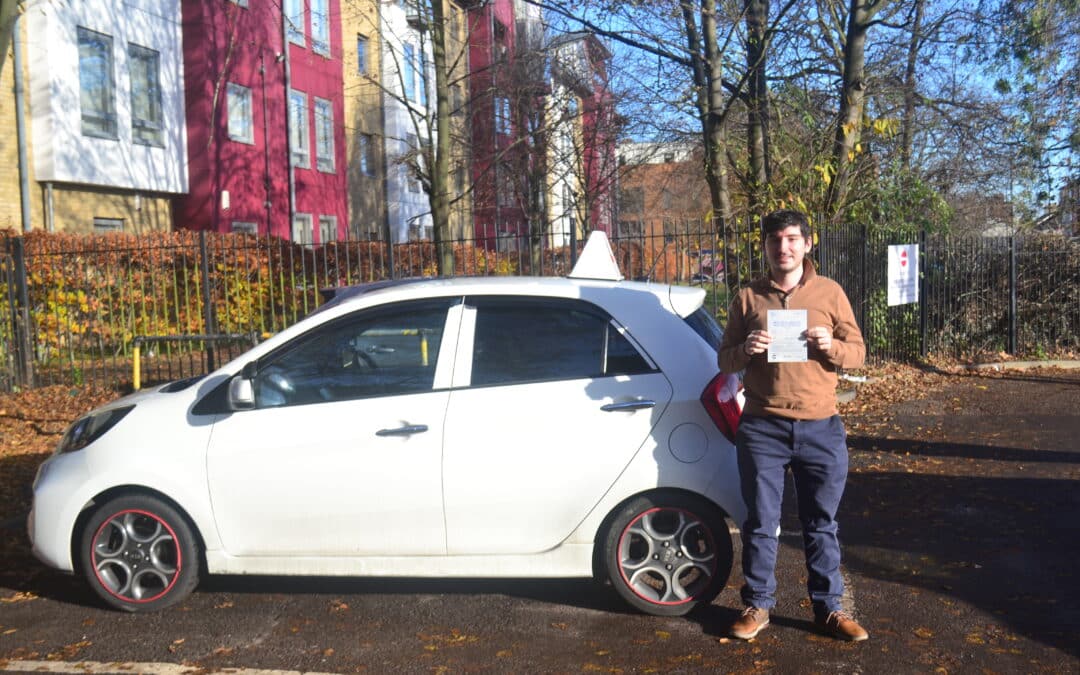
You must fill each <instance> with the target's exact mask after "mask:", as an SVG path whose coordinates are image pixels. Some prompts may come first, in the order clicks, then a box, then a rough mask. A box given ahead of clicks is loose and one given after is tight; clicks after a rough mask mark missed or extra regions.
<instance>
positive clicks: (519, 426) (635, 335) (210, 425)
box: [28, 240, 744, 615]
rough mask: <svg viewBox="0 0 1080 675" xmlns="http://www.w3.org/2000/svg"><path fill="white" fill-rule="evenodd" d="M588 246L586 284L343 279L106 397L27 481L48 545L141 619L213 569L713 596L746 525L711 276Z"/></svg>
mask: <svg viewBox="0 0 1080 675" xmlns="http://www.w3.org/2000/svg"><path fill="white" fill-rule="evenodd" d="M602 241H604V243H605V244H606V240H602ZM590 247H593V244H592V243H591V242H590V244H589V247H587V248H586V251H585V253H583V258H582V263H583V264H580V265H579V267H578V268H575V273H574V274H573V275H572V277H571V278H457V279H440V280H422V281H399V282H389V283H385V282H384V283H377V284H371V285H367V286H359V287H352V288H349V289H347V290H345V291H344V292H341V293H339V294H338V296H337V297H335V298H334V299H333V300H331V301H330V302H328V303H327V304H325V305H324V306H323V307H321V308H320V309H319V310H317V311H315V312H314V313H312V314H311V315H310V316H308V317H307V318H305V319H303V320H301V321H300V322H298V323H296V324H295V325H293V326H292V327H290V328H288V329H287V330H285V331H283V332H281V333H279V334H277V335H275V336H274V337H272V338H270V339H268V340H267V341H265V342H263V343H261V344H259V345H258V346H256V347H254V348H253V349H251V350H250V351H248V352H247V353H245V354H243V355H242V356H240V357H239V358H237V359H235V360H234V361H232V362H230V363H227V364H225V365H224V366H222V367H221V368H220V369H218V370H216V371H214V372H212V373H210V374H208V375H206V376H204V377H201V378H194V379H189V380H185V381H179V382H174V383H170V384H167V385H164V386H160V387H157V388H154V389H152V390H145V391H141V392H137V393H135V394H133V395H130V396H127V397H124V398H121V399H119V400H117V401H115V402H112V403H110V404H108V405H105V406H103V407H101V408H98V409H97V410H94V411H93V412H91V413H89V414H87V415H86V416H84V417H82V418H81V419H79V420H78V421H76V422H75V423H74V424H73V425H72V426H71V428H70V429H69V430H68V431H67V433H66V434H65V435H64V437H63V439H62V440H61V442H60V444H59V446H58V447H57V449H56V452H55V453H54V454H53V455H52V456H51V457H50V458H49V459H48V460H47V461H46V462H44V463H43V464H42V466H41V468H40V470H39V471H38V475H37V478H36V480H35V482H34V503H33V509H32V511H31V514H30V517H29V520H28V528H29V533H30V538H31V540H32V542H33V549H34V553H35V554H36V555H37V557H38V558H40V559H41V560H42V561H43V562H45V563H46V564H48V565H50V566H52V567H54V568H57V569H60V570H64V571H69V572H75V571H77V572H79V573H81V574H82V575H83V576H84V577H85V578H86V580H87V581H88V582H89V584H90V586H91V587H92V588H93V589H94V591H95V592H96V593H97V594H98V595H99V596H100V597H101V598H103V599H104V601H105V602H106V603H108V604H109V605H112V606H114V607H117V608H120V609H124V610H130V611H142V610H153V609H160V608H163V607H166V606H169V605H172V604H174V603H176V602H179V601H181V600H182V599H184V598H185V597H186V596H187V595H188V594H189V593H191V592H192V591H193V589H194V588H195V586H196V584H197V582H198V578H199V575H200V573H202V572H205V573H211V574H213V573H220V574H266V575H344V576H386V577H510V578H523V577H579V576H594V575H595V576H597V577H599V578H601V579H605V580H610V581H611V583H612V584H613V586H614V588H615V589H616V590H617V591H618V593H619V594H620V595H621V596H622V597H623V598H624V599H625V600H626V601H628V602H629V603H630V604H631V605H633V606H634V607H636V608H638V609H639V610H642V611H645V612H649V613H653V614H662V615H679V614H684V613H686V612H688V611H690V610H691V609H692V608H693V607H694V606H696V605H697V604H699V603H708V602H709V601H711V600H712V599H713V598H714V597H715V595H716V594H717V593H718V592H719V591H720V589H722V588H723V587H724V584H725V583H726V580H727V578H728V575H729V573H730V570H731V564H732V543H731V537H730V535H729V530H728V525H727V523H726V522H725V518H730V519H732V520H734V521H735V522H741V520H742V518H743V517H744V506H743V502H742V497H741V494H740V490H739V480H738V471H737V466H736V459H735V451H734V448H733V446H732V444H731V442H730V441H729V440H728V438H726V437H725V434H724V433H722V431H721V430H722V429H724V428H725V425H727V424H728V423H729V422H730V418H729V417H725V412H727V413H730V410H723V409H722V408H723V407H724V405H725V404H724V403H721V399H722V398H723V396H722V392H723V391H724V390H725V389H726V390H729V391H730V390H732V387H731V384H732V383H731V381H730V380H729V379H728V378H727V377H726V376H722V375H718V371H717V367H716V346H717V344H718V342H719V336H720V329H719V328H718V326H717V324H716V322H715V321H714V319H713V317H712V316H711V315H710V314H709V312H708V311H707V309H706V308H704V307H703V300H704V297H705V292H704V291H703V290H702V289H700V288H684V287H677V286H668V285H661V284H649V283H639V282H628V281H621V280H611V279H607V280H604V279H596V278H592V279H586V278H574V277H582V276H592V277H596V276H604V275H605V273H597V272H595V271H590V269H589V265H586V264H584V263H586V261H587V260H589V259H590V250H589V249H590ZM606 255H608V256H610V249H608V252H607V254H606ZM592 259H594V260H595V256H593V258H592ZM601 259H602V256H601ZM612 263H613V260H612ZM600 267H601V268H603V265H602V264H601V265H600ZM612 267H613V265H612ZM579 268H584V269H579ZM608 276H615V275H612V274H608Z"/></svg>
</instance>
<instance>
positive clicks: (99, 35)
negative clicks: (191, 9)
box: [0, 0, 188, 233]
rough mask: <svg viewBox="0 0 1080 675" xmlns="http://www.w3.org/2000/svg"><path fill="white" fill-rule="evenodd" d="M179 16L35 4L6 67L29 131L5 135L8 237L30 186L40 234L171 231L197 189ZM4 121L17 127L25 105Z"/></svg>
mask: <svg viewBox="0 0 1080 675" xmlns="http://www.w3.org/2000/svg"><path fill="white" fill-rule="evenodd" d="M179 5H180V3H179V0H160V1H159V0H153V1H151V0H130V1H129V2H126V3H124V4H123V5H118V4H117V3H112V2H105V1H103V0H98V1H92V0H86V1H83V2H80V1H77V0H29V1H28V2H27V3H26V6H25V12H24V13H23V15H22V16H21V17H20V18H19V20H18V22H17V23H16V31H17V32H16V34H15V35H14V36H13V41H12V46H13V47H14V48H16V49H18V50H19V54H18V58H16V57H15V54H14V53H13V54H12V58H5V60H4V69H3V78H2V79H3V84H4V87H3V90H4V91H5V92H11V91H13V90H16V89H17V90H18V91H17V92H16V96H15V99H14V100H16V101H18V102H20V103H21V105H22V109H23V113H24V122H25V123H24V125H23V126H22V127H21V128H20V127H19V126H18V125H17V124H15V123H14V122H15V121H16V120H11V122H12V123H11V124H10V126H9V125H7V124H5V128H7V129H10V130H11V131H10V132H9V133H8V134H5V135H4V139H3V141H2V143H0V161H2V164H3V166H4V169H3V170H2V171H0V202H2V207H0V208H2V209H3V211H2V212H0V226H11V227H17V226H19V225H20V224H21V222H22V217H21V211H22V208H23V205H24V203H25V202H24V199H23V196H22V192H23V190H22V189H21V188H22V187H23V186H22V185H20V179H22V180H25V183H24V185H25V188H26V192H27V197H28V200H27V201H28V202H29V203H28V204H26V206H27V207H28V208H29V211H28V214H29V222H30V223H31V228H35V229H45V230H49V231H68V232H76V233H93V232H114V231H123V232H132V233H144V232H148V231H153V230H168V229H170V228H171V227H172V220H171V213H170V209H169V204H170V200H171V199H172V198H173V197H175V196H176V195H179V194H182V193H183V192H185V191H186V190H187V189H188V182H187V164H186V162H187V147H186V136H185V133H184V129H185V117H184V107H183V100H182V97H181V95H180V92H181V91H182V88H183V78H184V70H183V62H182V58H181V33H180V23H179ZM17 63H18V64H19V66H20V68H19V70H18V71H16V69H15V67H16V64H17ZM8 85H11V86H10V88H9V86H8ZM3 111H4V112H3V115H4V116H5V118H6V117H12V118H14V117H16V115H15V112H16V107H15V105H5V106H3ZM3 121H4V122H5V123H6V122H8V121H9V120H8V119H4V120H3ZM20 149H21V151H22V152H20ZM20 156H21V157H22V161H21V160H20ZM20 164H22V166H20Z"/></svg>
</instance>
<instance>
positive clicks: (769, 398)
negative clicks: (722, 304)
mask: <svg viewBox="0 0 1080 675" xmlns="http://www.w3.org/2000/svg"><path fill="white" fill-rule="evenodd" d="M770 309H805V310H806V327H807V328H813V327H814V326H825V327H827V328H829V329H831V330H832V334H833V342H832V347H830V349H829V351H828V352H827V353H822V352H819V351H817V350H816V349H814V348H813V347H810V348H809V350H810V351H809V354H808V357H809V358H808V360H807V361H806V362H804V363H769V362H768V357H767V354H766V353H762V354H755V355H754V356H747V355H746V352H745V351H743V342H745V341H746V337H747V335H749V334H750V331H752V330H765V329H766V328H767V327H768V326H767V317H768V310H770ZM865 357H866V346H865V345H864V344H863V339H862V333H860V332H859V326H858V325H857V324H856V323H855V314H854V312H852V311H851V303H850V302H848V299H847V296H846V295H845V294H844V289H843V288H841V287H840V284H838V283H836V282H835V281H833V280H832V279H827V278H825V277H822V276H818V274H817V272H816V271H815V270H814V265H813V263H812V262H810V260H809V259H805V260H803V276H802V280H801V281H799V285H798V286H796V287H795V288H793V289H791V291H790V292H789V293H784V292H783V291H781V290H780V288H779V287H777V286H776V285H775V284H774V283H773V282H772V281H771V280H770V279H769V278H768V277H766V278H764V279H758V280H757V281H755V282H754V283H753V284H751V285H750V286H748V287H746V288H743V289H742V290H741V291H739V294H738V295H737V296H736V297H735V300H734V301H733V302H732V303H731V309H730V311H729V312H728V323H727V328H725V329H724V339H723V341H722V342H721V343H720V351H719V354H718V361H719V364H720V370H722V371H723V372H725V373H736V372H738V371H740V370H745V371H746V372H745V373H744V375H743V386H744V387H745V389H746V391H745V394H746V406H745V409H744V412H746V413H748V414H751V415H775V416H778V417H786V418H789V419H799V420H817V419H825V418H827V417H831V416H832V415H835V414H836V413H837V407H836V369H837V368H857V367H859V366H861V365H862V363H863V359H864V358H865Z"/></svg>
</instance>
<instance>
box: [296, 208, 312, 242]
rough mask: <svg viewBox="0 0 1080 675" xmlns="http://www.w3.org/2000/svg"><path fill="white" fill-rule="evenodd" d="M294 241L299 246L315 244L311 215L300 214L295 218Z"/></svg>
mask: <svg viewBox="0 0 1080 675" xmlns="http://www.w3.org/2000/svg"><path fill="white" fill-rule="evenodd" d="M292 240H293V242H295V243H297V244H311V243H312V242H313V239H312V231H311V214H310V213H298V214H296V215H295V216H293V221H292Z"/></svg>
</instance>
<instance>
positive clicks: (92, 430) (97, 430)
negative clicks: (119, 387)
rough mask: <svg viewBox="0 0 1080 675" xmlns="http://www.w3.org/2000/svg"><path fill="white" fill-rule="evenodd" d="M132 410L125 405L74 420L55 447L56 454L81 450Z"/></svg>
mask: <svg viewBox="0 0 1080 675" xmlns="http://www.w3.org/2000/svg"><path fill="white" fill-rule="evenodd" d="M134 409H135V406H133V405H126V406H122V407H120V408H111V409H109V410H102V411H98V412H93V413H90V414H89V415H86V416H84V417H80V418H79V419H77V420H75V423H74V424H72V425H71V426H70V427H69V428H68V430H67V432H66V433H65V434H64V437H63V438H61V439H60V444H59V445H57V446H56V453H57V454H63V453H65V452H75V451H76V450H82V449H83V448H85V447H86V446H88V445H90V444H91V443H93V442H94V441H96V440H97V439H99V438H101V437H102V436H104V435H105V432H106V431H108V430H109V429H112V428H113V427H114V426H116V423H117V422H119V421H120V420H122V419H124V417H125V416H126V415H127V414H128V413H129V412H131V411H132V410H134Z"/></svg>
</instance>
